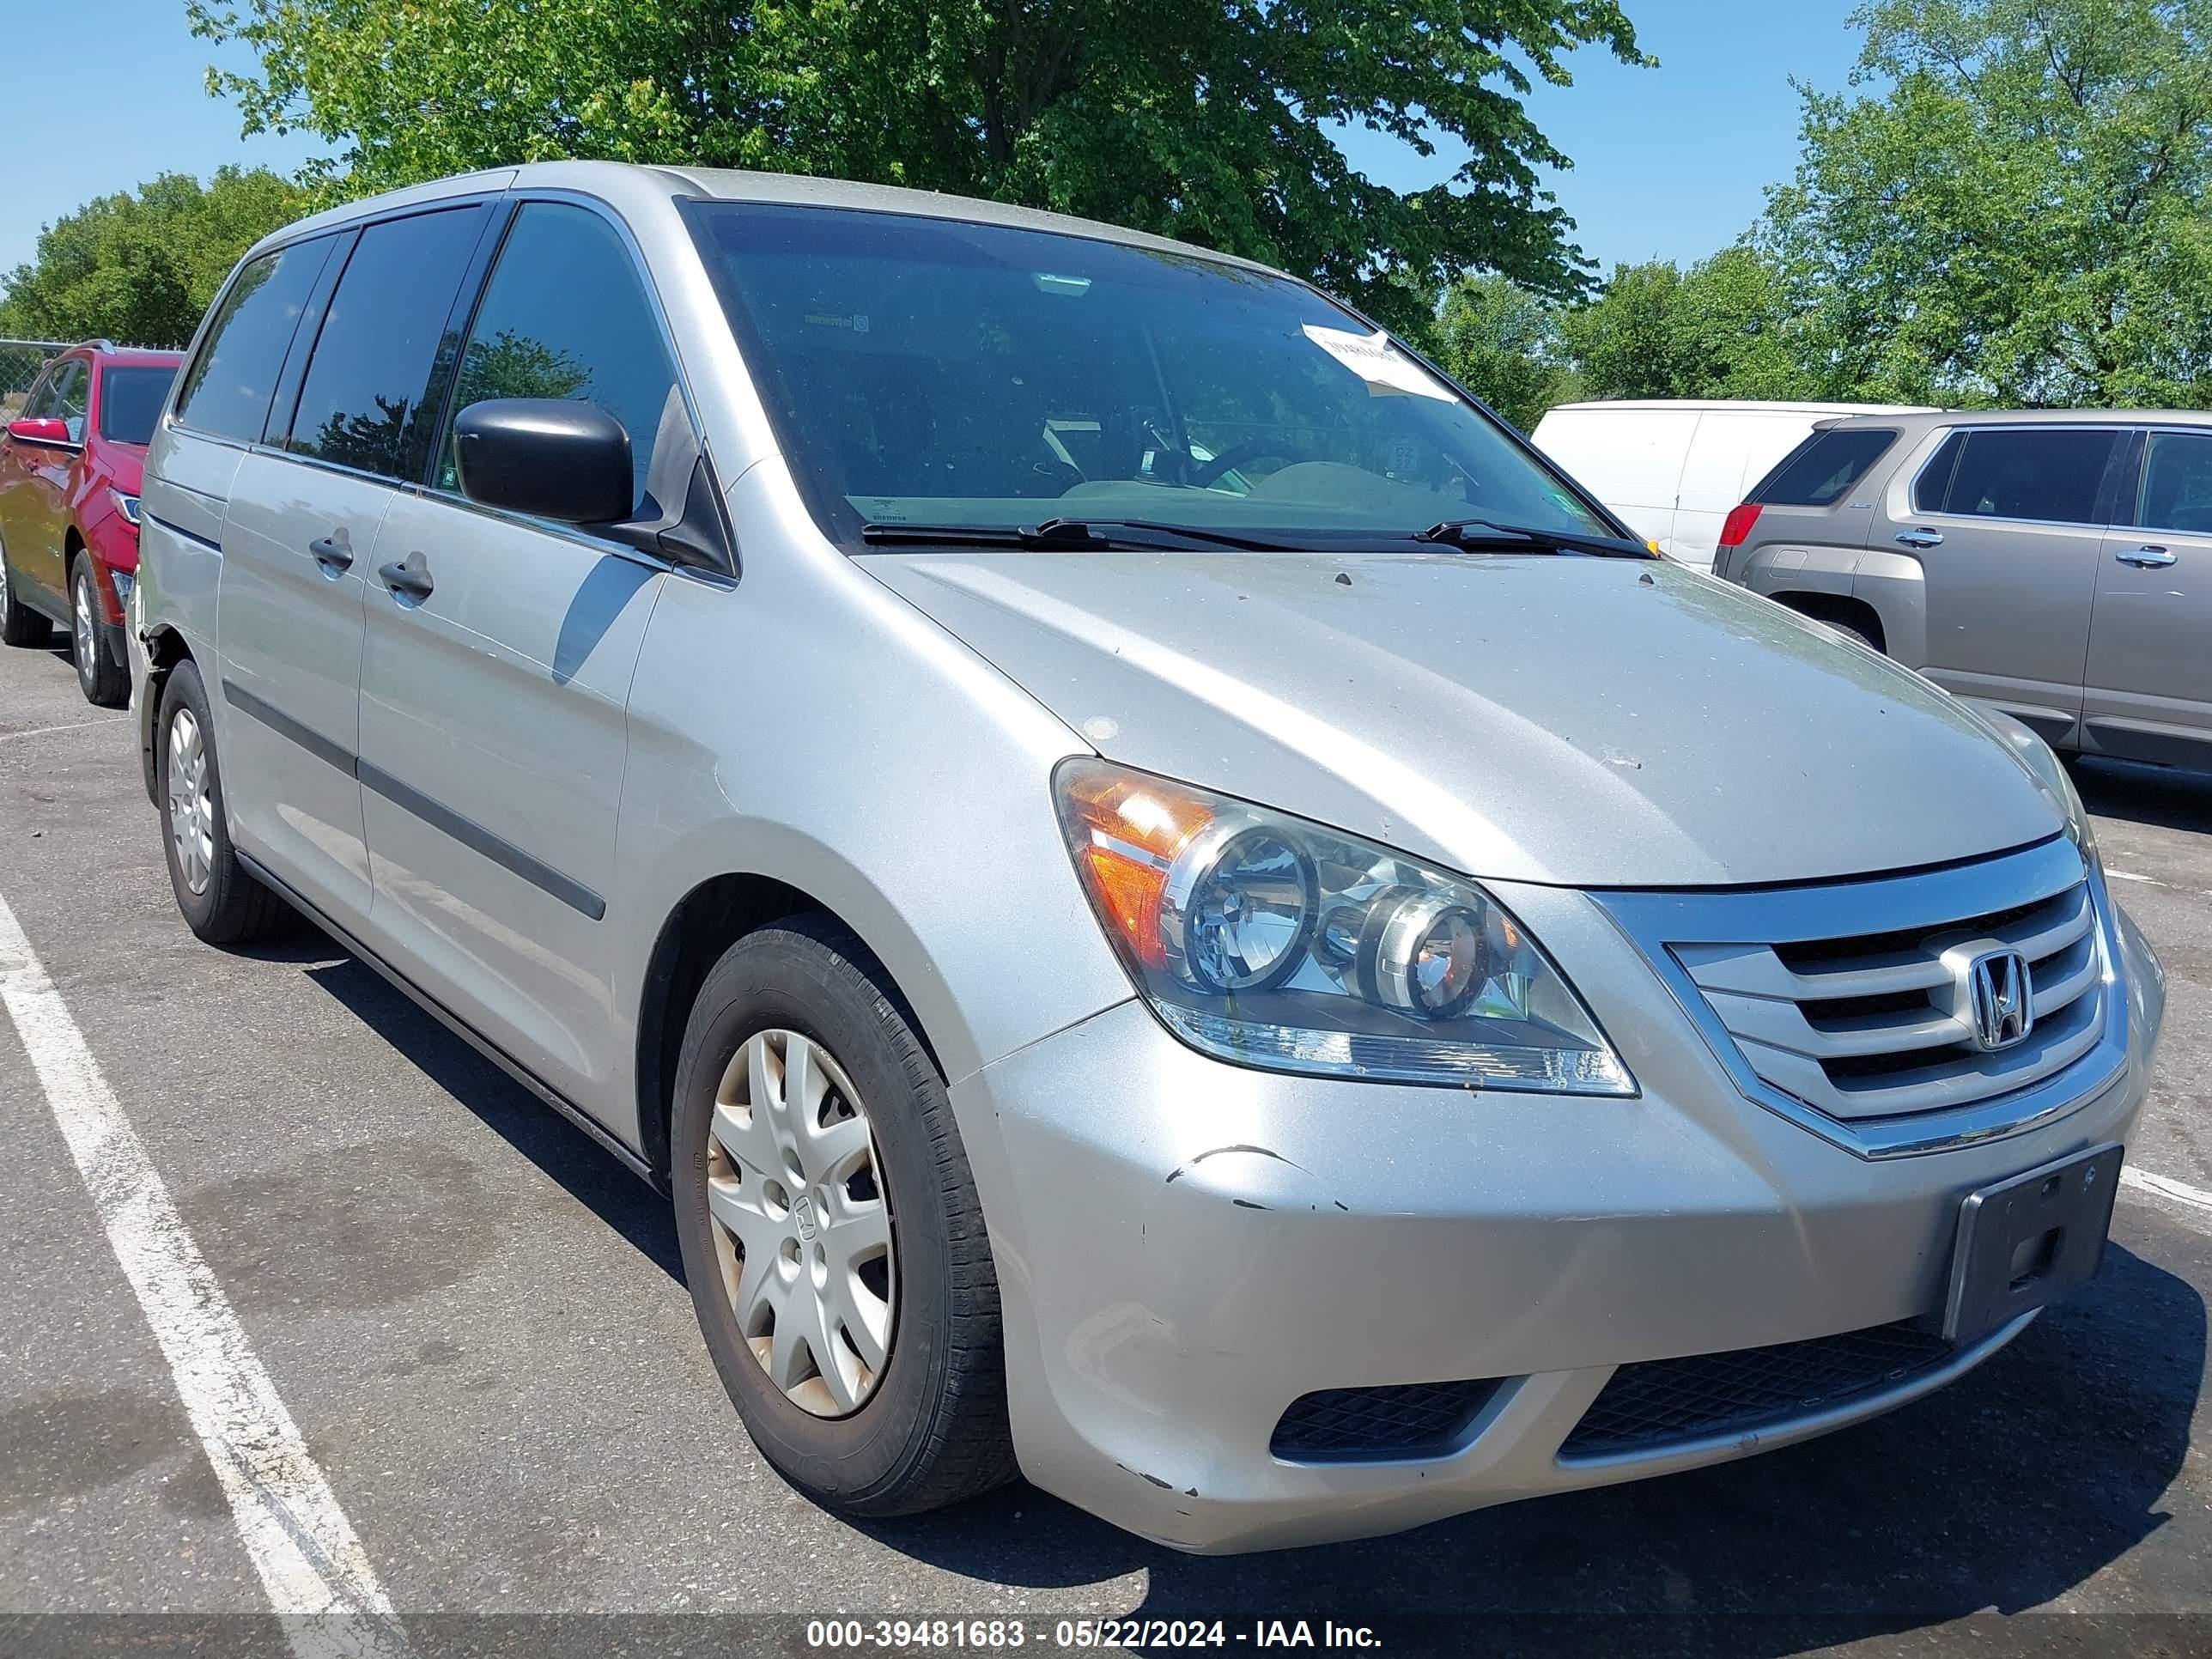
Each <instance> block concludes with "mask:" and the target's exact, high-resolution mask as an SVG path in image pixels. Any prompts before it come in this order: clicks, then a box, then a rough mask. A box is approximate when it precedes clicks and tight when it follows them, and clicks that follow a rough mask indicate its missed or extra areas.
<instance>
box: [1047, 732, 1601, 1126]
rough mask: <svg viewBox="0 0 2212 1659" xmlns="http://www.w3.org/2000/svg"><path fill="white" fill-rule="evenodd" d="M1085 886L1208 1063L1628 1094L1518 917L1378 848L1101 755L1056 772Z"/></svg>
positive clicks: (1583, 1012)
mask: <svg viewBox="0 0 2212 1659" xmlns="http://www.w3.org/2000/svg"><path fill="white" fill-rule="evenodd" d="M1053 784H1054V790H1055V792H1056V793H1057V795H1058V797H1059V805H1060V823H1061V826H1062V828H1063V829H1065V830H1066V835H1067V840H1068V845H1069V848H1070V849H1071V850H1072V851H1073V854H1074V857H1075V867H1076V870H1077V872H1078V873H1079V876H1080V877H1081V878H1082V882H1083V886H1084V890H1085V892H1087V893H1088V894H1089V895H1090V898H1091V904H1092V906H1093V907H1094V908H1096V909H1097V913H1098V918H1099V921H1100V922H1101V923H1102V924H1103V926H1104V927H1105V929H1106V932H1107V934H1108V936H1109V938H1111V939H1113V941H1114V945H1115V949H1116V950H1117V951H1119V952H1120V953H1121V959H1122V961H1123V963H1125V964H1126V965H1127V968H1128V969H1129V973H1130V975H1131V976H1132V977H1133V979H1134V980H1135V981H1136V982H1137V985H1138V987H1139V989H1140V990H1142V991H1143V993H1144V994H1145V997H1146V1000H1147V1001H1149V1002H1150V1003H1151V1004H1152V1009H1153V1012H1156V1013H1158V1015H1159V1017H1160V1018H1161V1019H1162V1020H1163V1021H1164V1023H1165V1024H1167V1026H1168V1028H1169V1029H1170V1030H1172V1031H1174V1032H1175V1033H1176V1036H1180V1037H1182V1040H1183V1041H1184V1042H1188V1043H1189V1044H1190V1045H1191V1046H1192V1047H1193V1048H1199V1049H1201V1050H1203V1051H1204V1052H1206V1053H1207V1054H1214V1055H1218V1057H1220V1058H1221V1059H1224V1060H1235V1061H1237V1062H1238V1063H1240V1064H1243V1065H1248V1066H1267V1067H1271V1068H1273V1069H1274V1070H1278V1071H1286V1072H1307V1073H1319V1074H1322V1075H1325V1076H1340V1077H1364V1078H1377V1079H1395V1080H1399V1081H1404V1082H1413V1083H1442V1084H1453V1085H1459V1086H1462V1087H1471V1088H1484V1089H1517V1090H1535V1091H1544V1092H1549V1093H1556V1094H1594V1095H1630V1094H1633V1093H1635V1091H1636V1083H1635V1079H1632V1077H1630V1076H1629V1074H1628V1068H1627V1067H1626V1066H1624V1065H1622V1064H1621V1061H1620V1056H1619V1055H1618V1054H1615V1053H1614V1052H1613V1046H1612V1044H1611V1043H1609V1042H1607V1040H1606V1038H1605V1035H1604V1033H1603V1032H1601V1031H1600V1030H1598V1028H1597V1022H1596V1021H1595V1019H1593V1018H1591V1017H1590V1014H1589V1010H1588V1009H1587V1008H1585V1007H1583V1004H1582V1000H1581V999H1580V998H1578V997H1577V995H1576V994H1575V993H1574V990H1573V988H1572V987H1571V986H1569V985H1568V983H1567V982H1566V980H1565V977H1564V976H1562V975H1561V974H1560V972H1559V969H1558V968H1556V967H1555V966H1553V963H1552V960H1551V958H1550V957H1547V956H1546V955H1545V954H1544V951H1543V949H1542V947H1541V946H1540V945H1538V944H1537V943H1536V941H1535V940H1534V939H1532V938H1531V937H1530V936H1529V934H1528V930H1527V929H1526V928H1524V927H1522V926H1521V924H1520V923H1519V922H1518V921H1516V920H1515V919H1514V918H1513V917H1512V916H1511V915H1509V914H1508V913H1507V912H1506V910H1505V909H1504V907H1503V906H1502V905H1500V904H1499V903H1498V902H1497V901H1496V900H1495V899H1493V898H1492V897H1491V896H1489V895H1488V894H1487V893H1486V892H1484V891H1483V890H1482V889H1481V888H1480V887H1478V886H1477V885H1475V884H1474V883H1473V882H1471V881H1468V880H1466V879H1464V878H1461V877H1458V876H1454V875H1449V874H1447V873H1445V872H1443V871H1440V870H1435V869H1431V868H1430V867H1429V866H1426V865H1425V864H1421V863H1419V862H1418V861H1416V860H1413V859H1409V858H1407V857H1406V856H1405V855H1404V854H1401V853H1394V852H1392V851H1391V850H1390V849H1389V848H1386V847H1378V846H1376V845H1375V844H1374V843H1373V842H1364V841H1360V840H1358V839H1357V838H1355V837H1353V836H1346V835H1341V834H1339V833H1338V832H1337V831H1335V830H1333V829H1323V828H1322V827H1321V826H1320V825H1318V824H1313V823H1305V822H1304V821H1303V820H1301V819H1297V818H1292V817H1285V816H1284V815H1283V814H1281V813H1278V812H1271V811H1265V810H1264V809H1262V808H1259V807H1255V806H1249V805H1245V804H1244V803H1243V802H1241V801H1233V800H1228V799H1224V798H1222V797H1221V796H1218V795H1213V794H1210V793H1206V791H1204V790H1200V789H1194V788H1192V787H1189V786H1188V785H1187V784H1180V783H1172V782H1170V781H1167V780H1166V779H1164V778H1157V777H1153V776H1152V775H1148V774H1146V773H1142V772H1133V771H1129V770H1127V769H1125V768H1122V767H1119V766H1114V765H1110V764H1109V763H1106V762H1103V761H1094V760H1070V761H1066V762H1063V763H1061V765H1060V769H1059V771H1058V772H1057V773H1056V774H1054V779H1053Z"/></svg>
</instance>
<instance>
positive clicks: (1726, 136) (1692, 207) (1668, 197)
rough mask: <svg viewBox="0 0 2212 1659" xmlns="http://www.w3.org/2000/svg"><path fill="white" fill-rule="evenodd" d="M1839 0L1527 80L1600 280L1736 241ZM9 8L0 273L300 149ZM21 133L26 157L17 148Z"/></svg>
mask: <svg viewBox="0 0 2212 1659" xmlns="http://www.w3.org/2000/svg"><path fill="white" fill-rule="evenodd" d="M1854 3H1855V0H1625V5H1626V10H1627V12H1628V15H1629V16H1630V17H1631V18H1632V20H1633V21H1635V23H1636V27H1637V31H1638V36H1639V38H1640V40H1642V43H1643V45H1644V50H1646V51H1647V52H1650V53H1651V54H1652V55H1654V56H1655V57H1656V58H1658V59H1659V60H1660V67H1659V68H1657V69H1656V70H1632V69H1627V68H1624V67H1623V66H1622V65H1620V64H1617V63H1615V62H1613V60H1612V59H1610V58H1601V57H1599V56H1598V55H1597V54H1595V52H1583V53H1580V54H1577V57H1576V58H1572V59H1571V60H1570V64H1571V68H1572V69H1573V71H1574V75H1575V84H1574V86H1573V87H1571V88H1565V89H1562V88H1550V87H1544V86H1541V85H1540V86H1539V87H1538V88H1537V89H1536V92H1535V94H1534V97H1533V98H1532V99H1531V100H1530V106H1531V108H1532V109H1533V110H1534V113H1535V116H1536V119H1537V122H1538V125H1540V126H1541V127H1542V128H1543V130H1544V131H1545V132H1546V133H1547V134H1548V135H1549V136H1550V137H1551V138H1552V139H1553V142H1554V143H1557V144H1558V146H1559V149H1562V150H1563V151H1565V153H1566V154H1567V155H1570V156H1571V157H1572V158H1573V159H1574V162H1575V166H1574V168H1573V170H1572V171H1571V172H1569V173H1564V174H1562V175H1560V176H1559V178H1558V179H1555V180H1554V181H1553V184H1554V187H1555V188H1556V190H1557V191H1558V193H1559V200H1560V203H1561V204H1562V205H1563V206H1564V207H1565V209H1566V210H1567V211H1568V212H1569V213H1570V214H1571V215H1572V216H1574V218H1575V219H1576V221H1577V223H1578V226H1579V228H1578V229H1577V232H1576V238H1577V240H1578V241H1580V243H1581V244H1582V246H1583V248H1584V250H1585V251H1587V252H1589V254H1591V255H1592V256H1593V257H1594V258H1596V259H1598V260H1599V261H1600V262H1601V264H1602V265H1604V266H1605V268H1606V269H1607V270H1610V269H1611V268H1612V266H1613V264H1614V263H1615V262H1617V261H1621V260H1634V259H1644V258H1652V257H1654V256H1657V257H1661V258H1675V259H1685V260H1687V259H1694V258H1701V257H1703V256H1704V255H1705V254H1707V253H1710V252H1712V251H1713V250H1714V249H1716V248H1717V247H1720V246H1723V245H1724V244H1725V243H1727V242H1729V241H1731V240H1734V239H1735V236H1736V235H1737V234H1739V233H1740V232H1741V231H1742V230H1743V229H1744V228H1745V227H1746V226H1747V225H1748V224H1749V223H1750V222H1751V221H1752V220H1753V217H1754V216H1757V214H1758V212H1759V207H1760V204H1761V201H1762V197H1761V193H1760V192H1761V191H1762V190H1763V188H1764V187H1765V186H1766V185H1771V184H1775V183H1778V182H1780V181H1781V180H1783V179H1786V178H1787V177H1789V175H1790V171H1791V169H1792V168H1793V167H1795V166H1796V157H1797V113H1798V104H1797V97H1796V94H1795V93H1793V92H1792V91H1791V90H1790V84H1789V82H1790V77H1791V76H1796V77H1797V78H1798V79H1800V80H1803V81H1808V82H1811V83H1812V84H1813V85H1814V86H1816V87H1819V88H1822V89H1823V90H1834V89H1836V88H1840V87H1841V86H1842V85H1843V84H1844V79H1845V77H1846V76H1848V75H1849V73H1850V66H1851V63H1852V61H1853V59H1854V58H1856V57H1857V50H1858V42H1857V36H1856V34H1855V33H1853V32H1852V31H1851V30H1850V29H1849V28H1848V27H1846V26H1845V23H1844V18H1845V16H1846V15H1848V14H1849V13H1850V10H1851V9H1852V6H1853V4H1854ZM9 9H10V10H11V12H13V14H14V15H11V16H10V17H9V21H8V26H7V35H8V45H9V57H10V59H11V61H12V62H13V63H14V64H15V65H16V72H15V74H14V75H11V76H9V81H10V82H11V83H12V84H11V85H10V88H9V97H8V100H7V109H8V118H9V128H10V129H11V132H12V134H13V138H12V143H11V148H12V149H13V158H12V159H11V161H9V164H7V165H6V166H4V167H0V272H4V271H7V270H13V269H14V268H15V265H16V264H19V263H21V261H23V260H25V259H27V258H30V257H31V254H32V252H33V248H34V246H35V244H36V242H37V239H38V234H39V228H40V226H41V225H42V224H44V223H46V222H51V221H52V220H53V219H55V218H57V217H58V216H61V215H63V214H65V213H67V212H69V211H70V210H71V209H73V208H75V207H76V206H78V205H79V204H82V203H83V202H84V201H86V200H88V199H89V198H90V197H94V196H98V195H104V194H106V193H107V192H109V191H115V190H119V189H127V188H130V187H131V186H133V185H137V183H138V182H139V181H140V180H141V179H148V178H150V177H152V176H153V175H155V173H161V172H165V171H172V170H180V171H185V172H190V173H198V174H200V175H202V176H205V175H206V174H207V173H211V172H213V171H214V170H215V169H216V167H220V166H222V164H223V163H224V162H226V161H236V162H240V163H241V164H244V165H247V166H252V165H256V164H259V165H264V166H269V167H276V168H278V169H279V170H281V171H287V172H289V171H290V170H291V169H292V168H294V167H297V166H298V165H299V164H300V163H301V161H304V160H306V159H307V156H309V155H313V153H314V152H315V149H316V146H315V144H314V143H313V141H311V140H306V139H299V138H288V139H277V138H269V137H258V138H253V139H241V138H240V137H239V131H238V116H237V112H235V111H234V109H233V108H232V107H231V106H229V105H228V104H226V103H223V102H221V101H219V100H216V99H212V98H210V97H209V96H208V95H207V94H206V93H205V92H204V90H203V78H204V72H205V70H206V69H207V67H208V65H209V64H210V62H212V61H216V59H217V58H219V57H220V56H221V54H218V53H217V52H216V50H215V48H213V47H212V46H210V45H209V44H208V43H207V42H206V41H204V40H194V39H193V38H192V36H191V32H190V31H189V30H188V29H187V28H186V27H185V14H184V6H183V3H182V0H79V3H76V4H73V5H45V4H35V3H24V4H21V5H18V6H15V7H11V8H9ZM88 46H89V47H90V48H91V55H89V56H88ZM94 58H96V67H95V66H94ZM228 63H229V64H230V65H231V66H233V67H244V66H245V65H244V64H241V63H240V61H239V60H238V59H237V58H235V56H233V57H231V58H229V59H228ZM75 66H83V67H85V68H86V69H87V70H88V73H90V74H92V75H93V76H94V77H95V79H96V83H97V91H96V93H95V94H94V95H93V96H91V97H90V98H87V97H86V96H85V94H83V92H82V90H81V89H80V88H79V87H78V86H76V84H73V82H72V78H71V75H70V70H71V69H72V67H75ZM33 134H37V135H39V137H40V143H37V144H36V145H35V146H33V145H31V144H28V143H26V140H27V137H29V136H30V135H33ZM48 135H52V137H51V138H49V137H48ZM1343 142H1344V144H1345V148H1346V151H1347V153H1348V154H1349V155H1351V156H1352V161H1353V162H1354V164H1355V165H1356V166H1358V167H1360V168H1361V170H1363V171H1364V172H1366V173H1369V174H1370V176H1372V177H1374V178H1376V179H1379V180H1381V181H1382V182H1383V183H1385V184H1389V185H1392V186H1394V187H1395V188H1401V189H1402V188H1409V187H1413V186H1416V185H1427V184H1431V183H1434V182H1435V181H1436V180H1437V179H1442V178H1444V177H1446V176H1448V175H1449V173H1450V172H1451V170H1452V168H1453V167H1455V166H1456V165H1457V164H1458V162H1459V161H1460V160H1461V159H1462V157H1460V156H1458V155H1449V154H1446V153H1444V152H1443V151H1439V153H1438V154H1437V155H1436V156H1434V157H1433V158H1430V159H1428V160H1424V159H1423V158H1421V157H1419V156H1417V155H1413V153H1412V152H1410V151H1408V150H1407V149H1403V148H1402V147H1401V146H1399V145H1397V144H1396V143H1394V142H1390V141H1387V140H1383V139H1380V138H1378V137H1376V136H1374V135H1372V134H1370V133H1365V132H1358V131H1355V132H1351V133H1347V134H1346V135H1345V137H1344V140H1343ZM33 155H35V157H36V164H35V165H27V157H29V156H33Z"/></svg>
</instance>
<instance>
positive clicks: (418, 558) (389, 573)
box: [376, 553, 433, 606]
mask: <svg viewBox="0 0 2212 1659" xmlns="http://www.w3.org/2000/svg"><path fill="white" fill-rule="evenodd" d="M376 574H378V575H379V576H380V577H382V578H383V579H384V585H385V586H386V587H388V588H390V589H391V590H392V598H393V599H397V600H398V601H399V603H400V604H402V605H410V606H412V605H420V604H422V601H423V600H425V599H428V598H429V597H430V590H431V587H432V586H433V584H432V582H431V580H430V572H429V568H428V566H426V565H425V564H424V563H423V562H422V555H421V554H420V553H410V554H409V555H408V556H406V557H405V558H404V559H394V560H393V561H392V562H391V563H389V564H384V565H379V566H378V567H377V569H376Z"/></svg>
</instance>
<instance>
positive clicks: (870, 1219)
mask: <svg viewBox="0 0 2212 1659" xmlns="http://www.w3.org/2000/svg"><path fill="white" fill-rule="evenodd" d="M707 1212H708V1216H709V1217H710V1218H712V1221H713V1224H714V1229H713V1230H714V1252H715V1255H716V1256H717V1257H718V1258H719V1259H720V1262H721V1267H722V1285H723V1290H724V1292H725V1293H726V1295H727V1296H728V1297H729V1298H730V1305H731V1307H732V1309H733V1310H735V1311H736V1313H737V1316H738V1329H739V1330H740V1331H742V1332H743V1333H744V1337H745V1340H746V1341H747V1342H748V1343H750V1345H751V1347H752V1351H753V1356H754V1358H757V1359H758V1360H759V1361H760V1363H761V1367H762V1369H763V1370H765V1371H767V1373H768V1378H769V1382H771V1383H774V1384H775V1386H776V1387H777V1388H779V1389H782V1390H783V1392H784V1394H785V1395H786V1396H787V1397H788V1398H789V1399H790V1401H792V1403H793V1404H794V1405H796V1406H799V1407H801V1408H803V1409H804V1410H806V1411H809V1412H811V1413H814V1415H815V1416H817V1417H843V1416H847V1415H848V1414H849V1413H853V1412H856V1411H858V1410H859V1409H860V1407H862V1406H864V1405H866V1403H867V1401H868V1397H869V1396H870V1395H872V1394H873V1393H874V1392H875V1391H876V1384H877V1383H878V1382H879V1381H880V1380H881V1379H882V1376H883V1374H884V1364H885V1362H886V1361H887V1360H888V1359H889V1358H890V1345H891V1316H892V1311H893V1310H894V1309H895V1308H896V1305H897V1279H896V1252H895V1250H894V1249H893V1246H892V1242H891V1214H890V1204H889V1202H888V1201H887V1200H886V1198H885V1195H884V1182H883V1177H882V1172H881V1168H880V1164H879V1161H878V1158H877V1156H876V1146H875V1139H874V1136H873V1135H872V1133H871V1132H870V1130H869V1127H868V1116H867V1113H866V1110H865V1109H863V1108H862V1106H861V1104H860V1096H859V1095H858V1094H857V1093H855V1092H854V1089H853V1085H852V1081H851V1079H848V1077H846V1075H845V1073H844V1069H843V1068H842V1066H839V1065H838V1064H837V1062H836V1060H835V1059H833V1058H832V1057H831V1055H830V1054H829V1050H827V1049H826V1048H823V1047H821V1046H820V1045H819V1044H818V1043H816V1042H812V1041H811V1040H810V1039H808V1038H806V1037H804V1036H800V1035H799V1033H798V1032H796V1031H763V1032H761V1033H759V1034H758V1035H757V1036H753V1037H751V1038H750V1039H748V1040H747V1042H745V1044H744V1047H743V1048H739V1049H738V1052H737V1055H736V1057H735V1058H734V1059H732V1060H731V1061H730V1065H729V1069H728V1070H727V1071H726V1072H724V1073H722V1082H721V1086H720V1088H719V1089H717V1090H716V1091H714V1121H713V1122H712V1124H711V1125H710V1126H709V1127H708V1131H707Z"/></svg>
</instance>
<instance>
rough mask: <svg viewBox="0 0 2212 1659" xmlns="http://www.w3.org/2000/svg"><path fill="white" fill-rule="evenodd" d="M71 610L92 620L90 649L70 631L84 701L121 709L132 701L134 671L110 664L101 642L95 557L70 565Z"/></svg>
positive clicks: (78, 558)
mask: <svg viewBox="0 0 2212 1659" xmlns="http://www.w3.org/2000/svg"><path fill="white" fill-rule="evenodd" d="M80 609H82V611H83V613H84V614H85V615H87V616H88V617H91V618H92V630H91V632H92V638H91V641H90V643H89V646H88V644H87V641H85V639H84V638H83V636H82V635H81V634H80V633H79V632H78V631H77V629H75V628H74V627H72V628H71V629H70V654H71V655H72V656H74V657H75V658H76V683H77V687H78V689H79V690H82V692H83V693H84V700H85V701H86V702H88V703H91V704H92V705H94V707H95V708H122V707H123V705H124V704H125V703H126V702H130V701H131V671H130V670H129V669H127V668H126V667H125V666H124V665H122V664H121V663H119V662H112V661H110V660H109V659H108V655H107V647H106V645H104V644H102V643H101V634H102V629H101V628H100V585H99V583H97V582H95V581H94V580H93V578H92V556H91V555H90V554H88V553H79V554H78V555H77V556H76V558H75V559H73V560H71V561H70V616H71V617H76V614H77V612H78V611H79V610H80Z"/></svg>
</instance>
